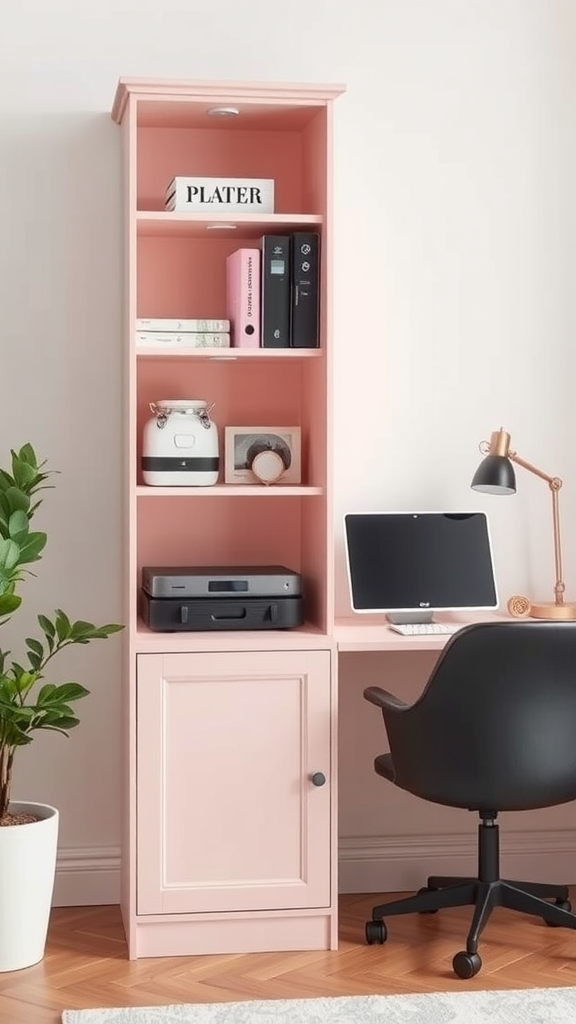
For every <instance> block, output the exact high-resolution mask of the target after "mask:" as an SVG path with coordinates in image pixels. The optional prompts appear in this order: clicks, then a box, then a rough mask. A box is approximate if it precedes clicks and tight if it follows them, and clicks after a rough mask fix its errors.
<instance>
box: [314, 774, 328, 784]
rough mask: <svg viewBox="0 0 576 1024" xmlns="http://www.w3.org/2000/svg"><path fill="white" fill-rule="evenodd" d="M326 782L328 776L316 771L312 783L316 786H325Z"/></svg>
mask: <svg viewBox="0 0 576 1024" xmlns="http://www.w3.org/2000/svg"><path fill="white" fill-rule="evenodd" d="M325 782H326V776H325V775H324V773H323V772H314V775H313V776H312V784H313V785H314V786H323V785H324V783H325Z"/></svg>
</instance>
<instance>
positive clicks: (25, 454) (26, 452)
mask: <svg viewBox="0 0 576 1024" xmlns="http://www.w3.org/2000/svg"><path fill="white" fill-rule="evenodd" d="M18 458H19V459H21V460H22V462H27V463H28V464H29V465H30V466H34V469H37V467H38V459H37V458H36V452H35V451H34V449H33V447H32V445H31V444H30V443H29V442H27V443H26V444H24V445H22V447H21V449H20V451H19V452H18Z"/></svg>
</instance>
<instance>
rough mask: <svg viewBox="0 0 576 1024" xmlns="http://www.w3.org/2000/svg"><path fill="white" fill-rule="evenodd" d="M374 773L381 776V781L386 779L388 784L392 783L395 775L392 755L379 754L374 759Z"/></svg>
mask: <svg viewBox="0 0 576 1024" xmlns="http://www.w3.org/2000/svg"><path fill="white" fill-rule="evenodd" d="M374 771H375V772H376V773H377V774H378V775H381V776H382V778H383V779H388V781H389V782H394V779H395V778H396V773H395V771H394V765H393V764H392V754H380V755H379V756H378V757H376V758H375V759H374Z"/></svg>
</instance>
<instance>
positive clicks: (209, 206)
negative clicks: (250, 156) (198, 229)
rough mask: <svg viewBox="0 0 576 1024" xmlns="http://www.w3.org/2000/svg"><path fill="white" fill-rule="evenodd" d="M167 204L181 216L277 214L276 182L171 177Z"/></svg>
mask: <svg viewBox="0 0 576 1024" xmlns="http://www.w3.org/2000/svg"><path fill="white" fill-rule="evenodd" d="M165 205H166V209H167V210H175V211H177V212H178V213H274V180H273V178H172V181H171V182H170V184H169V185H168V188H167V189H166V203H165Z"/></svg>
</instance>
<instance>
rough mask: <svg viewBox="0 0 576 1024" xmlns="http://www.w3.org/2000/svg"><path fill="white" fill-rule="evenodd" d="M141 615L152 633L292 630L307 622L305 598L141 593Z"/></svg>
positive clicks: (142, 591)
mask: <svg viewBox="0 0 576 1024" xmlns="http://www.w3.org/2000/svg"><path fill="white" fill-rule="evenodd" d="M140 614H141V616H142V618H143V620H144V622H145V623H146V625H147V626H148V627H149V628H150V629H154V630H158V631H159V632H161V633H167V632H173V631H176V630H183V631H186V630H188V631H191V630H196V629H198V630H222V629H290V628H292V627H294V626H301V625H302V623H303V622H304V607H303V600H302V597H277V598H274V597H265V598H260V597H258V598H256V597H254V598H246V599H245V600H239V599H238V598H233V599H232V600H231V601H226V600H223V599H222V598H207V599H205V598H199V597H196V598H194V597H193V598H189V600H182V598H178V597H176V598H166V597H150V595H149V594H147V593H146V592H145V591H144V590H141V591H140Z"/></svg>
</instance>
